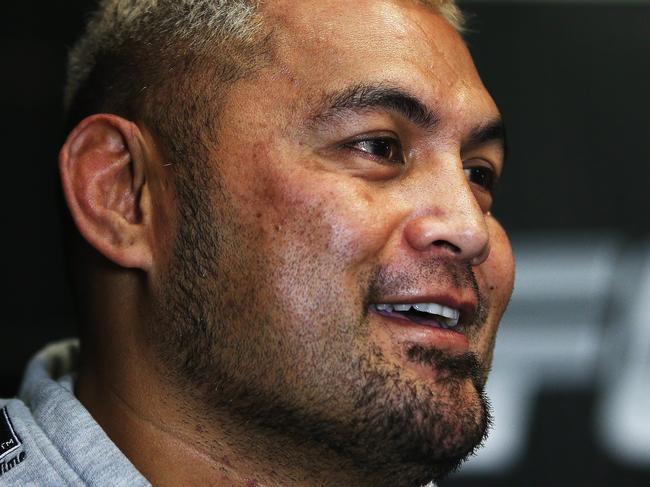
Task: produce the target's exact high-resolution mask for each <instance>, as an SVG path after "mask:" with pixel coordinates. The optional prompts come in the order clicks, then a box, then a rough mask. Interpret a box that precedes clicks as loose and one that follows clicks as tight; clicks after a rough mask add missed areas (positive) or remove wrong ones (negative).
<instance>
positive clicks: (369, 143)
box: [344, 136, 404, 164]
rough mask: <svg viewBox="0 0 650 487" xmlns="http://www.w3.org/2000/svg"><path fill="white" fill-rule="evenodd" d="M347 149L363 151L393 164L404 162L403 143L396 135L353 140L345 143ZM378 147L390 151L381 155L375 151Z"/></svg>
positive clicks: (374, 157)
mask: <svg viewBox="0 0 650 487" xmlns="http://www.w3.org/2000/svg"><path fill="white" fill-rule="evenodd" d="M344 147H346V148H347V149H350V150H354V151H358V152H362V153H363V154H365V155H367V156H369V157H371V158H373V159H375V160H377V161H380V162H389V163H391V164H404V152H403V150H402V144H400V141H399V140H398V139H396V138H394V137H387V136H383V137H371V138H366V139H360V140H353V141H350V142H348V143H346V144H345V145H344ZM376 149H380V150H381V149H384V150H386V151H389V153H388V154H385V155H379V154H376V153H375V150H376Z"/></svg>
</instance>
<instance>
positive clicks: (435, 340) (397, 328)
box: [370, 307, 469, 353]
mask: <svg viewBox="0 0 650 487" xmlns="http://www.w3.org/2000/svg"><path fill="white" fill-rule="evenodd" d="M370 309H371V312H372V313H373V314H375V315H376V316H378V317H379V318H380V319H381V321H382V324H383V325H386V326H387V327H388V330H389V332H390V335H391V338H392V339H393V340H396V341H399V342H408V343H417V344H420V345H423V346H429V347H435V348H437V349H439V350H446V351H449V352H453V353H467V352H468V351H469V341H468V340H467V337H466V336H465V335H463V334H462V333H460V332H459V331H456V330H451V329H446V328H438V327H435V326H428V325H423V324H419V323H415V322H413V321H411V320H409V319H408V318H405V317H403V316H401V315H399V314H391V313H386V312H383V311H379V310H377V309H374V308H372V307H371V308H370Z"/></svg>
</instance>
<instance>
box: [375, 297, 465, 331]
mask: <svg viewBox="0 0 650 487" xmlns="http://www.w3.org/2000/svg"><path fill="white" fill-rule="evenodd" d="M371 308H372V309H373V310H374V311H375V312H377V313H378V314H380V315H383V316H388V317H390V318H396V319H402V320H408V321H411V322H413V323H417V324H418V325H425V326H431V327H433V328H443V329H445V330H455V331H458V328H459V326H458V325H459V322H460V311H459V310H457V309H454V308H450V307H448V306H443V305H441V304H438V303H413V304H373V305H372V306H371Z"/></svg>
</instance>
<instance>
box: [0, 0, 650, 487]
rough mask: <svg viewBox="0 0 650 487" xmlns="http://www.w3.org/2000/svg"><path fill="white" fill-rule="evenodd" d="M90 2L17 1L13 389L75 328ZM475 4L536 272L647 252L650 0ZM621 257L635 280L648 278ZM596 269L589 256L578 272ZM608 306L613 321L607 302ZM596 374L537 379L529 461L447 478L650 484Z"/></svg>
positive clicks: (10, 235)
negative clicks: (81, 107) (610, 436)
mask: <svg viewBox="0 0 650 487" xmlns="http://www.w3.org/2000/svg"><path fill="white" fill-rule="evenodd" d="M88 5H89V2H88V1H87V0H86V1H82V0H74V1H73V0H66V1H58V2H38V4H36V2H20V3H18V2H6V3H5V4H4V5H3V29H2V32H1V34H0V36H1V43H0V46H1V47H0V49H2V54H3V56H2V59H3V61H4V62H3V64H4V67H3V70H2V71H3V75H2V78H1V80H0V83H1V84H0V103H1V107H2V115H3V116H2V119H1V123H2V130H1V133H2V155H3V170H2V175H3V183H4V184H3V186H4V191H2V208H3V210H4V211H3V213H2V215H3V232H2V235H3V237H2V238H3V246H2V249H3V251H4V256H5V259H4V263H3V264H4V265H3V267H4V269H3V270H4V273H3V274H4V286H3V288H4V289H3V293H2V294H3V301H2V304H3V311H4V316H3V320H2V321H3V327H2V335H1V336H2V338H1V342H0V343H2V345H3V346H2V354H1V355H0V357H1V358H0V397H2V396H10V395H13V394H14V393H15V391H16V388H17V385H18V382H19V379H20V374H21V371H22V369H23V367H24V364H25V362H26V361H27V360H28V358H29V356H30V355H32V354H33V353H34V352H35V351H37V350H38V349H39V348H40V347H41V346H42V345H43V344H44V343H46V342H48V341H52V340H54V339H58V338H61V337H64V336H70V335H74V334H75V331H74V325H73V320H72V312H71V304H70V298H69V292H68V289H67V287H66V285H65V282H64V279H63V277H62V276H63V262H62V252H61V245H60V228H59V216H58V209H57V205H58V203H57V198H56V194H57V180H56V157H57V150H58V147H59V146H60V143H61V140H62V137H63V135H64V134H62V133H61V131H60V119H61V110H60V106H61V92H62V85H63V80H64V65H65V58H66V52H67V49H68V48H69V46H70V45H71V44H72V42H73V41H74V39H75V37H76V36H77V34H78V33H79V30H80V28H81V25H82V23H83V19H84V17H85V15H86V12H87V10H88ZM462 5H463V6H464V7H465V10H466V11H467V13H468V14H469V15H470V22H469V27H470V32H469V33H468V35H467V39H468V43H469V45H470V48H471V50H472V52H473V54H474V56H475V60H476V62H477V65H478V67H479V71H480V72H481V74H482V76H483V79H484V81H485V83H486V85H487V86H488V89H489V90H490V91H491V93H492V94H493V96H494V97H495V99H496V101H497V103H498V104H499V106H500V107H501V109H502V111H503V114H504V117H505V119H506V122H507V126H508V136H509V142H510V148H511V154H510V159H509V161H508V165H507V170H506V173H505V177H504V179H503V181H502V185H501V187H500V188H499V191H498V199H497V206H496V214H497V215H498V216H499V217H500V218H501V219H502V221H503V223H504V224H505V226H506V227H507V229H508V230H509V231H510V233H511V235H512V236H513V241H514V243H515V250H516V251H517V253H518V255H521V256H522V257H521V259H520V269H521V275H523V276H524V278H527V277H526V276H532V277H530V278H531V279H533V280H534V279H535V273H534V272H533V271H532V270H530V269H533V268H534V265H533V266H532V267H531V266H529V264H528V263H529V262H532V261H531V260H530V259H529V256H530V255H532V254H531V253H530V252H529V249H531V248H534V250H535V252H536V253H534V255H542V256H543V255H545V253H546V252H551V250H545V249H553V250H552V252H558V253H561V252H565V254H566V252H567V250H566V249H569V248H570V249H573V250H572V251H573V252H576V248H577V249H578V250H577V253H575V254H570V255H578V256H579V255H581V254H583V253H584V252H588V251H589V250H590V248H591V247H592V242H593V240H592V236H593V235H598V236H599V237H598V238H601V237H602V236H603V235H606V236H609V237H611V239H613V241H614V244H612V245H613V247H614V248H615V249H618V250H617V253H616V254H615V255H617V256H618V257H617V258H619V257H620V256H621V255H622V256H626V255H628V254H629V255H632V253H630V252H631V251H630V252H628V250H629V249H636V250H635V251H636V252H637V253H636V254H634V255H641V256H643V255H645V254H644V253H643V251H642V250H641V251H639V250H638V249H643V248H646V247H648V246H649V245H650V244H649V243H648V242H650V239H649V237H650V217H649V216H648V213H649V211H650V197H649V196H648V183H649V182H650V141H649V139H650V131H649V129H650V123H649V122H648V111H649V110H650V95H649V91H650V90H649V87H650V3H646V2H632V3H627V2H623V1H618V2H616V1H611V2H603V1H601V2H596V3H590V2H577V3H571V2H559V1H556V2H539V1H538V2H530V3H527V2H515V1H511V2H504V3H498V2H490V1H484V2H463V3H462ZM609 237H607V238H609ZM576 239H577V241H578V244H576V243H575V242H576ZM611 239H610V240H611ZM610 240H608V241H610ZM571 245H573V247H571ZM576 245H577V247H576ZM581 245H582V246H583V247H584V249H585V250H584V252H582V251H581V249H582V248H583V247H580V246H581ZM540 249H541V250H540ZM563 249H564V250H563ZM563 255H564V254H563ZM567 255H569V254H567ZM629 255H628V256H629ZM527 259H528V260H527ZM617 262H618V261H617ZM533 264H534V263H533ZM531 265H532V264H531ZM585 265H591V264H585ZM627 265H628V267H630V268H634V267H635V262H634V261H632V262H631V263H630V262H628V264H627ZM610 267H613V269H614V271H616V275H617V276H618V277H617V279H619V280H624V281H629V280H630V279H642V278H643V274H642V273H641V274H639V273H636V274H633V273H632V274H624V275H621V273H622V272H623V271H621V270H620V269H619V267H620V266H619V265H618V264H614V265H613V266H610ZM527 269H529V270H528V271H527ZM626 269H627V267H626ZM588 270H589V269H586V268H580V267H579V266H576V267H575V273H573V274H571V275H572V276H573V278H575V282H576V283H577V284H576V285H577V286H578V287H579V286H580V282H581V274H582V273H585V274H587V273H588V272H587V271H588ZM527 272H528V273H527ZM628 275H629V276H632V277H630V278H629V279H628V277H627V276H628ZM617 282H618V281H617ZM635 282H636V281H635ZM523 288H524V289H526V285H525V283H524V286H523ZM610 291H611V289H610ZM614 294H615V293H614V292H613V291H612V292H609V294H607V293H606V294H605V298H604V299H606V300H609V301H611V302H612V303H614V304H612V305H611V306H615V305H616V299H619V298H620V297H617V296H614ZM577 296H578V298H576V299H579V298H580V295H579V293H578V295H577ZM517 299H518V294H517V293H515V297H514V299H513V307H514V309H515V314H516V310H517V306H518V303H522V302H523V301H525V299H524V298H519V299H520V300H519V301H517ZM531 299H534V296H533V298H531ZM540 299H541V298H540ZM594 299H595V298H594ZM598 299H601V300H602V297H600V298H598ZM638 299H641V300H643V299H645V298H644V297H643V296H641V298H638V297H637V300H638ZM647 300H648V301H650V296H647ZM623 304H625V303H623ZM522 306H523V305H522ZM611 306H610V307H609V308H611ZM522 309H523V308H522ZM525 309H529V308H525ZM511 316H512V315H511ZM594 320H595V321H594ZM594 320H592V321H593V322H594V323H595V324H594V326H601V324H602V323H601V322H602V321H603V320H605V318H604V317H596V318H594ZM511 321H512V319H511ZM596 322H597V323H596ZM646 324H647V325H648V326H650V319H648V321H646ZM535 326H538V325H537V324H536V325H535ZM540 326H543V324H542V325H540ZM607 326H609V325H607ZM523 328H524V329H525V327H523ZM605 328H606V326H605V325H603V326H602V329H605ZM598 329H599V330H600V328H598ZM507 330H508V328H507V327H506V332H504V333H507ZM506 341H507V340H506ZM504 347H505V348H503V353H505V354H507V353H508V349H507V347H506V346H505V345H504ZM567 353H569V354H571V351H570V349H569V351H568V352H567ZM498 354H499V349H497V355H498ZM585 377H588V379H585V380H582V382H579V385H577V386H572V387H554V386H553V385H552V384H551V386H545V387H541V388H540V389H539V390H537V391H536V393H535V395H534V401H533V402H531V403H530V405H529V409H531V412H530V419H529V423H528V427H527V429H526V431H527V433H526V441H525V442H524V443H523V444H522V445H519V446H518V451H517V461H516V462H514V463H512V462H511V464H510V465H509V466H508V467H507V468H505V467H504V468H501V469H499V470H498V471H494V469H492V470H490V469H489V468H487V469H486V468H478V469H473V470H471V472H470V473H464V474H461V475H459V476H456V477H452V479H451V480H450V481H448V482H445V483H443V485H444V486H470V485H472V486H497V485H498V486H501V485H516V486H519V485H524V486H528V485H531V486H532V485H540V486H541V485H544V486H546V485H554V486H564V485H566V486H570V485H571V486H573V485H591V486H601V485H602V486H605V485H617V486H641V485H650V459H649V460H648V462H647V463H644V462H643V461H642V462H639V461H636V462H631V461H626V460H625V456H624V455H623V456H617V455H612V454H611V450H610V453H608V450H607V449H606V448H604V447H602V445H601V443H602V442H600V443H599V440H598V438H597V435H596V434H595V433H594V426H593V425H594V418H595V416H596V415H597V409H598V404H599V402H598V401H599V399H598V398H599V397H600V393H599V390H600V389H599V384H600V382H599V379H598V376H597V374H596V372H594V374H593V375H588V376H585ZM495 380H496V379H495ZM647 387H649V388H650V382H648V384H647ZM649 411H650V410H649ZM648 418H650V412H649V413H648V416H646V421H650V419H648ZM567 425H570V428H568V427H567ZM497 426H498V424H497ZM513 448H514V447H513ZM649 457H650V455H649ZM646 458H647V457H646Z"/></svg>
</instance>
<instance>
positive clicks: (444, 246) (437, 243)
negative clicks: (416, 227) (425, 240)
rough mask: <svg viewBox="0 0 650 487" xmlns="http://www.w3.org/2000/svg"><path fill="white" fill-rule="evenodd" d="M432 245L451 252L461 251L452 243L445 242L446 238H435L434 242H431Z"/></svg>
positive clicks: (457, 252)
mask: <svg viewBox="0 0 650 487" xmlns="http://www.w3.org/2000/svg"><path fill="white" fill-rule="evenodd" d="M433 245H434V246H435V247H438V248H442V249H447V250H449V251H450V252H451V253H452V254H460V253H461V249H460V248H459V247H456V246H455V245H454V244H452V243H450V242H447V241H446V240H436V241H435V242H433Z"/></svg>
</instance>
